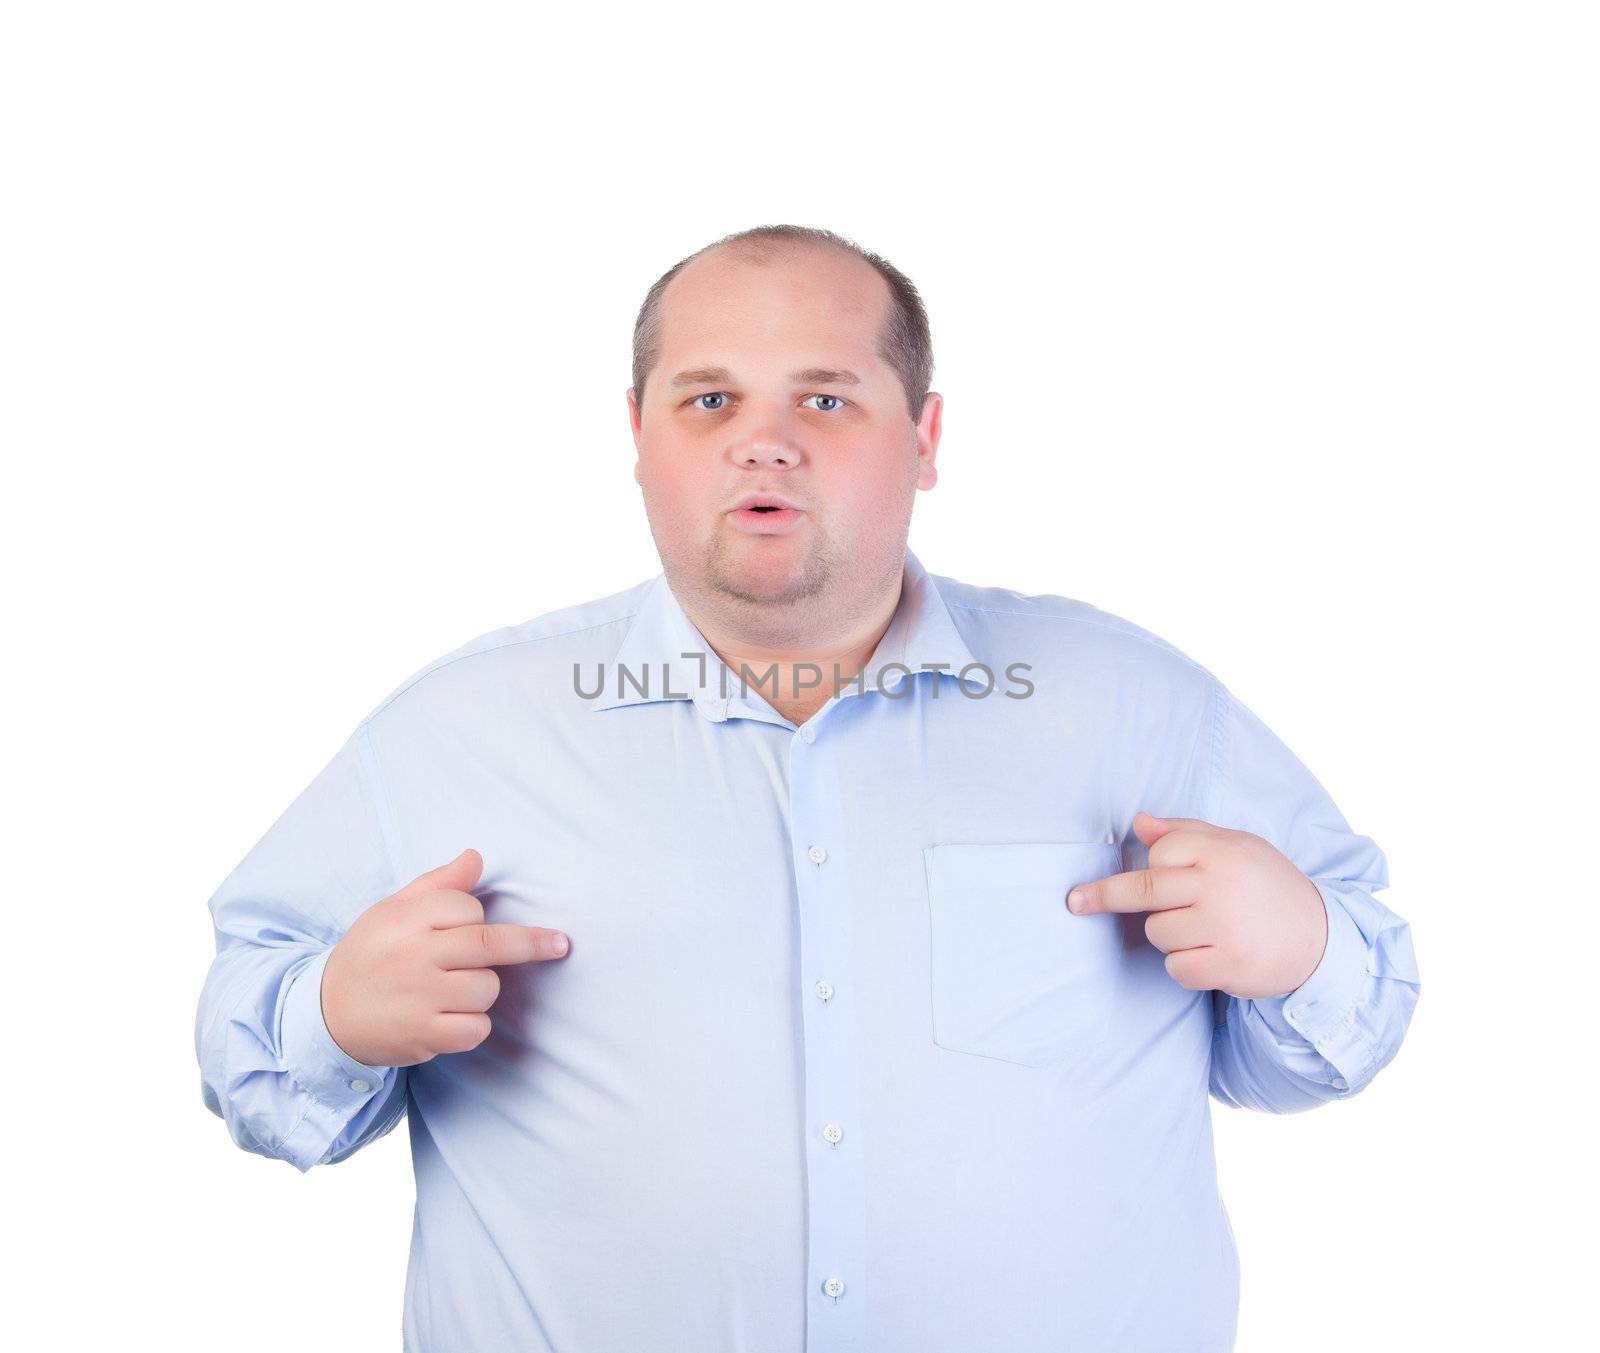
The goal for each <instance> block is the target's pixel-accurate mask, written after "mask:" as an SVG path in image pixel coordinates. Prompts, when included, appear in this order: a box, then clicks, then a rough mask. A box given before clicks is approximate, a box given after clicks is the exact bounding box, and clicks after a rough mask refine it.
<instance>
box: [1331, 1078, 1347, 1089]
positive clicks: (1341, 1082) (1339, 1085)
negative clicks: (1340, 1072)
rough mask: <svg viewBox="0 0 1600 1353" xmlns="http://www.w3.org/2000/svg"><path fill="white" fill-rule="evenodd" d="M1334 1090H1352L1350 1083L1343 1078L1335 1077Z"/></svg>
mask: <svg viewBox="0 0 1600 1353" xmlns="http://www.w3.org/2000/svg"><path fill="white" fill-rule="evenodd" d="M1333 1088H1334V1089H1335V1090H1348V1089H1349V1088H1350V1082H1349V1081H1347V1080H1345V1078H1344V1077H1343V1076H1335V1077H1334V1078H1333Z"/></svg>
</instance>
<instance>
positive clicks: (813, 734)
mask: <svg viewBox="0 0 1600 1353" xmlns="http://www.w3.org/2000/svg"><path fill="white" fill-rule="evenodd" d="M800 736H801V737H803V738H804V739H805V740H806V741H807V742H815V741H816V740H817V730H816V729H815V728H802V729H801V730H800Z"/></svg>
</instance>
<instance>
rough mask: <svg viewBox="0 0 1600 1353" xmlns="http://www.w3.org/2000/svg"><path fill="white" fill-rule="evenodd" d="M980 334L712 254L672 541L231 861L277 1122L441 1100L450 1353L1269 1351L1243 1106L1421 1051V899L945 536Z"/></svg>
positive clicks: (424, 1253) (1099, 646)
mask: <svg viewBox="0 0 1600 1353" xmlns="http://www.w3.org/2000/svg"><path fill="white" fill-rule="evenodd" d="M932 369H933V364H932V354H931V348H930V343H929V337H928V323H927V319H926V316H925V313H924V310H923V306H922V303H921V301H920V299H919V297H918V294H917V292H916V289H915V288H914V287H913V286H912V284H911V283H910V282H909V281H908V280H907V279H906V278H905V277H904V275H903V274H901V273H900V272H899V271H898V270H897V269H895V268H894V267H893V266H892V265H891V264H889V263H888V262H887V261H885V260H884V259H882V258H881V257H879V256H878V255H876V254H873V253H870V252H868V251H866V250H864V249H862V248H860V247H859V246H857V245H856V244H854V243H853V242H851V241H849V240H845V239H843V238H842V237H840V236H837V235H834V234H832V233H831V232H828V231H822V230H816V229H811V228H801V227H793V226H778V227H763V228H760V229H757V230H753V231H746V232H741V233H740V234H739V235H734V236H729V237H726V238H725V239H722V240H719V241H717V242H715V243H714V244H711V245H708V246H707V247H706V248H705V249H702V250H701V251H699V252H698V253H696V254H694V255H692V256H691V257H690V258H688V259H685V260H684V261H683V262H681V263H680V264H678V265H677V266H676V267H674V268H673V269H672V270H671V271H670V272H668V273H667V274H666V275H665V276H664V277H662V278H661V280H660V281H658V282H657V283H656V285H655V286H654V287H653V288H652V289H651V291H650V293H649V295H648V296H647V297H646V300H645V302H644V305H643V308H642V310H641V312H640V315H639V319H638V323H637V325H636V328H635V344H634V363H633V373H632V375H633V384H632V387H631V388H630V389H629V391H628V408H629V413H630V418H631V423H632V430H633V439H634V445H635V447H636V449H637V462H636V464H635V466H634V478H635V479H636V480H637V481H638V484H639V487H640V488H641V489H642V490H643V496H644V507H645V512H646V515H647V517H648V520H649V525H650V530H651V533H652V535H653V536H654V539H655V544H656V548H657V550H658V552H659V554H660V557H661V565H662V572H661V573H659V574H657V575H656V576H655V577H653V578H651V579H649V580H647V581H644V582H641V583H639V584H638V585H637V586H634V587H630V588H628V589H627V590H625V591H622V592H619V593H616V594H615V595H612V596H607V597H602V598H599V599H598V600H593V601H587V602H583V603H581V604H579V605H574V606H569V607H566V608H564V609H561V610H557V611H553V612H551V613H549V614H546V615H541V616H539V617H537V618H536V619H533V620H528V621H525V622H523V623H521V624H517V625H512V626H510V627H508V628H505V629H499V630H495V631H493V632H491V633H488V634H485V635H482V636H481V637H479V638H476V639H474V640H472V641H471V642H469V643H467V644H464V645H463V646H461V647H460V648H457V649H456V650H455V651H453V652H451V653H448V654H445V655H443V656H442V657H440V658H438V659H437V660H436V661H434V662H432V663H430V664H428V665H427V666H426V667H424V668H423V669H422V670H421V671H419V672H417V673H416V674H415V675H413V676H411V677H409V678H408V679H406V680H405V681H404V682H402V683H401V684H400V685H399V686H398V687H396V688H395V689H394V690H393V691H392V692H391V693H390V694H389V695H388V696H386V697H385V698H384V699H383V700H382V701H381V702H380V703H379V704H377V705H376V706H375V707H374V708H373V709H372V710H371V712H370V713H369V714H368V715H367V716H366V717H365V718H364V719H363V720H362V721H361V723H360V725H359V726H358V727H356V728H355V730H354V731H353V732H352V733H351V735H350V738H349V740H348V741H347V742H346V743H345V744H344V746H343V747H341V748H340V749H339V751H338V753H337V754H336V755H335V756H334V757H333V759H332V760H331V761H330V762H329V763H328V764H327V765H326V766H325V767H324V768H323V769H322V771H321V772H320V773H319V774H318V775H317V776H316V778H315V779H314V780H313V781H312V782H311V784H310V785H309V786H308V787H307V788H306V789H305V790H304V792H303V793H302V794H301V795H300V796H299V797H298V798H297V799H296V800H295V801H294V803H293V804H291V805H290V806H289V808H288V809H287V810H286V811H285V812H284V814H283V815H282V816H281V817H280V818H279V819H278V820H277V821H276V822H275V823H274V824H273V825H272V827H271V828H270V829H269V830H268V831H267V833H266V835H265V836H264V837H263V838H262V839H261V840H260V841H259V843H257V844H256V845H255V846H254V848H253V849H252V850H251V851H250V852H249V854H248V855H247V856H246V857H245V859H244V860H243V861H242V862H241V863H240V864H239V865H238V867H237V868H236V869H235V870H234V871H233V872H232V873H231V874H230V875H229V876H228V878H227V879H226V880H225V881H224V882H223V883H222V885H221V887H220V888H219V889H218V891H217V892H216V894H215V896H213V897H212V899H211V902H210V909H211V913H212V917H213V921H214V924H215V930H216V939H217V953H216V958H215V960H214V961H213V963H212V966H211V969H210V971H209V974H208V975H207V978H206V981H205V986H204V990H203V992H202V995H201V998H200V1004H199V1010H198V1017H197V1021H196V1028H195V1037H196V1050H197V1054H198V1057H199V1060H200V1065H201V1068H202V1071H203V1085H204V1090H203V1092H204V1098H205V1102H206V1104H207V1106H208V1107H209V1108H210V1109H211V1110H212V1111H213V1112H215V1113H217V1114H218V1115H220V1116H221V1117H222V1119H223V1120H224V1121H225V1122H226V1124H227V1127H228V1131H229V1133H230V1134H231V1135H232V1138H233V1140H234V1141H235V1142H236V1143H238V1145H239V1146H241V1147H243V1148H245V1149H246V1150H248V1151H252V1152H256V1153H258V1154H260V1155H264V1156H269V1157H274V1158H277V1159H281V1160H285V1161H288V1162H289V1163H290V1164H292V1165H294V1166H295V1167H296V1169H298V1170H301V1171H305V1170H309V1169H310V1168H311V1167H312V1166H313V1165H317V1164H332V1163H335V1162H338V1161H341V1160H344V1159H346V1158H347V1157H348V1156H350V1155H351V1153H353V1152H355V1151H357V1150H359V1149H360V1148H361V1147H363V1146H365V1145H367V1144H368V1143H370V1142H372V1141H374V1140H376V1139H377V1138H378V1137H380V1136H382V1135H383V1134H384V1133H386V1132H388V1131H389V1130H390V1129H391V1128H392V1127H394V1125H395V1124H396V1123H397V1122H398V1121H399V1120H400V1118H401V1117H402V1116H404V1117H405V1118H406V1120H407V1122H408V1124H409V1126H410V1140H411V1153H412V1161H413V1164H414V1167H415V1172H416V1187H417V1206H416V1214H415V1229H414V1231H413V1233H412V1240H411V1251H410V1263H409V1268H408V1273H407V1280H406V1287H405V1305H404V1314H403V1339H404V1347H405V1348H406V1349H407V1350H409V1351H410V1353H445V1351H446V1350H449V1351H450V1353H502V1351H504V1350H518V1353H539V1351H542V1350H559V1353H610V1351H611V1350H616V1351H618V1353H623V1351H626V1353H645V1351H646V1350H649V1351H651V1353H661V1351H664V1350H684V1351H685V1353H690V1351H692V1353H722V1351H724V1350H725V1351H726V1353H735V1350H738V1351H739V1353H802V1350H804V1353H844V1350H871V1351H873V1353H895V1351H898V1350H905V1351H906V1353H973V1351H974V1350H988V1349H995V1350H999V1349H1004V1350H1007V1353H1046V1350H1049V1351H1050V1353H1058V1351H1059V1350H1062V1349H1081V1350H1084V1351H1085V1353H1114V1351H1116V1350H1130V1353H1149V1351H1155V1350H1160V1353H1180V1351H1182V1353H1189V1351H1191V1350H1192V1353H1202V1351H1203V1350H1204V1351H1209V1350H1226V1349H1229V1348H1231V1347H1232V1345H1233V1341H1234V1332H1235V1327H1236V1312H1237V1304H1238V1287H1239V1273H1238V1261H1237V1253H1236V1250H1235V1245H1234V1240H1233V1235H1232V1231H1231V1228H1230V1226H1229V1221H1228V1216H1227V1213H1226V1211H1225V1209H1224V1206H1223V1202H1222V1200H1221V1198H1220V1197H1219V1196H1218V1191H1217V1180H1216V1172H1215V1161H1214V1155H1213V1149H1212V1137H1211V1117H1210V1100H1211V1098H1213V1097H1214V1098H1216V1099H1218V1100H1220V1101H1221V1102H1222V1103H1224V1104H1226V1105H1229V1106H1233V1107H1243V1108H1248V1109H1256V1110H1261V1111H1264V1112H1268V1113H1290V1112H1296V1111H1299V1110H1302V1109H1309V1108H1314V1107H1316V1106H1318V1105H1321V1104H1325V1103H1327V1102H1329V1101H1331V1100H1341V1099H1348V1098H1350V1097H1351V1096H1352V1095H1355V1094H1358V1093H1359V1092H1360V1091H1361V1090H1362V1088H1363V1087H1364V1086H1366V1085H1367V1084H1368V1083H1369V1082H1370V1081H1371V1080H1372V1078H1373V1077H1374V1076H1375V1075H1376V1074H1377V1073H1378V1071H1379V1070H1380V1069H1381V1068H1382V1067H1383V1066H1384V1065H1385V1064H1386V1063H1388V1062H1389V1061H1390V1060H1391V1059H1392V1058H1393V1057H1394V1055H1395V1053H1396V1050H1397V1049H1398V1047H1399V1044H1400V1042H1401V1039H1402V1037H1403V1036H1404V1033H1405V1030H1406V1027H1407V1024H1408V1022H1409V1020H1410V1017H1411V1013H1412V1010H1413V1007H1414V1005H1415V1003H1416V1000H1417V994H1418V990H1419V981H1418V974H1417V965H1416V960H1415V957H1414V953H1413V949H1412V945H1411V939H1410V931H1409V927H1408V926H1407V923H1406V922H1405V921H1404V920H1403V919H1402V918H1400V917H1399V916H1397V915H1396V914H1394V913H1393V912H1391V911H1389V910H1387V909H1386V908H1385V907H1384V906H1383V905H1382V904H1381V903H1379V902H1378V901H1377V900H1376V899H1375V897H1374V894H1375V893H1376V892H1378V891H1379V890H1381V889H1382V888H1384V887H1385V886H1386V884H1387V882H1388V880H1387V876H1386V864H1385V860H1384V856H1383V854H1382V852H1381V851H1380V850H1379V849H1378V847H1377V846H1376V845H1375V844H1374V843H1373V842H1372V841H1371V840H1370V839H1368V838H1367V837H1365V836H1360V835H1357V834H1356V833H1354V832H1353V831H1351V830H1350V828H1349V826H1348V825H1347V824H1346V822H1345V820H1344V818H1343V817H1342V816H1341V815H1340V812H1339V810H1338V809H1337V808H1336V807H1335V805H1334V804H1333V802H1332V801H1331V799H1330V798H1329V796H1328V795H1327V793H1326V792H1325V791H1324V790H1323V789H1322V787H1321V786H1320V785H1319V784H1318V782H1317V781H1316V779H1315V778H1313V776H1312V775H1311V773H1310V772H1309V771H1308V770H1307V769H1306V768H1305V766H1303V765H1302V764H1301V763H1300V762H1299V761H1298V760H1297V759H1296V758H1295V756H1294V755H1293V754H1292V753H1291V752H1290V751H1289V750H1288V749H1287V748H1286V747H1285V745H1284V744H1283V743H1282V742H1281V741H1280V740H1279V739H1278V738H1277V737H1276V736H1275V735H1274V734H1273V733H1272V732H1271V731H1270V730H1269V729H1267V728H1266V727H1265V726H1264V725H1263V724H1262V723H1261V721H1260V720H1259V719H1257V718H1256V717H1255V716H1254V715H1253V714H1252V713H1251V712H1250V711H1249V710H1248V709H1246V708H1245V707H1244V706H1243V705H1242V704H1241V703H1240V702H1239V701H1238V700H1237V699H1236V698H1235V697H1234V696H1233V695H1232V694H1231V693H1230V692H1229V690H1228V688H1227V687H1226V686H1224V685H1223V684H1222V683H1221V682H1220V681H1219V680H1218V679H1217V678H1216V677H1214V676H1213V675H1211V673H1210V672H1208V671H1207V670H1206V669H1205V668H1203V667H1201V666H1200V665H1199V664H1197V663H1195V662H1193V661H1192V660H1190V659H1189V658H1188V657H1186V656H1185V655H1184V654H1183V653H1181V652H1180V651H1178V650H1177V649H1176V648H1174V647H1173V646H1172V645H1171V644H1168V643H1166V642H1164V641H1163V640H1162V639H1160V638H1158V637H1157V636H1156V635H1154V634H1152V633H1150V632H1148V631H1146V630H1144V629H1141V628H1140V627H1138V626H1137V625H1135V624H1132V623H1130V622H1128V621H1126V620H1123V619H1121V618H1119V617H1117V616H1115V615H1111V614H1108V613H1106V612H1104V611H1101V610H1098V609H1096V608H1095V607H1094V606H1092V605H1089V604H1087V603H1085V602H1082V601H1076V600H1071V599H1069V598H1066V597H1063V596H1055V595H1041V596H1029V595H1023V594H1021V593H1019V592H1015V591H1011V590H1009V589H1006V588H1001V587H985V586H977V585H974V584H970V583H963V582H958V581H956V580H954V579H951V578H947V577H943V576H939V575H935V574H932V573H929V572H928V571H927V570H926V569H925V568H924V567H923V565H922V563H921V562H920V561H919V560H918V559H917V557H916V556H915V555H914V554H913V553H912V552H911V551H910V550H909V549H908V548H907V537H908V531H909V526H910V521H911V512H912V505H913V501H914V499H915V498H916V495H917V492H918V491H919V490H927V489H931V488H933V486H934V483H935V480H936V473H937V472H936V469H935V453H936V452H937V450H938V446H939V432H940V416H941V410H942V400H941V398H940V396H939V395H938V394H936V393H932V392H930V390H929V388H928V387H929V383H930V379H931V374H932ZM993 463H994V465H995V472H996V473H998V474H1011V475H1015V474H1016V473H1017V466H1015V465H1014V464H1007V462H1006V461H1005V460H1004V458H1003V457H1000V456H996V457H995V458H994V461H993ZM1335 1205H1337V1204H1336V1203H1335ZM1345 1276H1346V1277H1347V1278H1349V1279H1351V1280H1354V1279H1356V1278H1357V1276H1358V1275H1357V1274H1356V1272H1355V1271H1354V1269H1352V1271H1351V1272H1350V1273H1349V1274H1348V1275H1345Z"/></svg>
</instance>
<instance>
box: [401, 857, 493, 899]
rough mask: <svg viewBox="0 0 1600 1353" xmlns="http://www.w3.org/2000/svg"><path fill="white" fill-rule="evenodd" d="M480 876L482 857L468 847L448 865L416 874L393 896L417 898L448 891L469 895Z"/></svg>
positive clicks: (481, 872)
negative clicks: (425, 894)
mask: <svg viewBox="0 0 1600 1353" xmlns="http://www.w3.org/2000/svg"><path fill="white" fill-rule="evenodd" d="M482 874H483V856H481V855H480V854H478V852H477V851H475V850H473V849H472V848H471V847H470V846H469V847H468V848H467V849H466V850H463V851H462V852H461V854H459V855H457V856H456V857H455V859H453V860H451V861H450V862H449V863H448V864H441V865H440V866H439V867H438V868H437V869H430V870H428V872H427V873H426V874H418V875H417V876H416V878H414V879H412V880H411V882H410V883H408V884H406V886H405V887H404V888H402V889H401V890H400V891H399V892H398V893H396V894H395V896H396V897H419V896H421V895H422V894H423V893H436V892H450V891H454V892H462V893H469V892H471V891H472V889H473V887H474V885H476V883H477V882H478V879H479V877H480V876H481V875H482Z"/></svg>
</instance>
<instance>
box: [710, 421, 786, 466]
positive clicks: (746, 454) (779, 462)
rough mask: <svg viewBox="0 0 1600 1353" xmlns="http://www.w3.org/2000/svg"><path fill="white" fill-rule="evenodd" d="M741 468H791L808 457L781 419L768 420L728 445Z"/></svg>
mask: <svg viewBox="0 0 1600 1353" xmlns="http://www.w3.org/2000/svg"><path fill="white" fill-rule="evenodd" d="M728 454H729V458H730V459H731V460H732V461H733V463H734V464H735V465H737V466H738V467H739V468H740V469H745V470H765V469H782V470H792V469H794V468H795V467H796V466H798V465H799V464H800V463H801V461H802V460H804V459H805V453H804V452H803V451H802V450H801V449H800V443H799V442H798V441H797V440H795V438H794V437H793V436H791V435H790V433H789V431H788V429H786V428H785V427H784V425H783V424H782V423H780V422H771V423H765V424H763V425H762V426H760V427H759V428H754V429H752V430H751V431H749V432H747V433H745V434H743V435H742V436H740V437H739V438H738V440H737V441H735V442H734V443H733V444H732V445H731V446H730V447H729V448H728Z"/></svg>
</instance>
